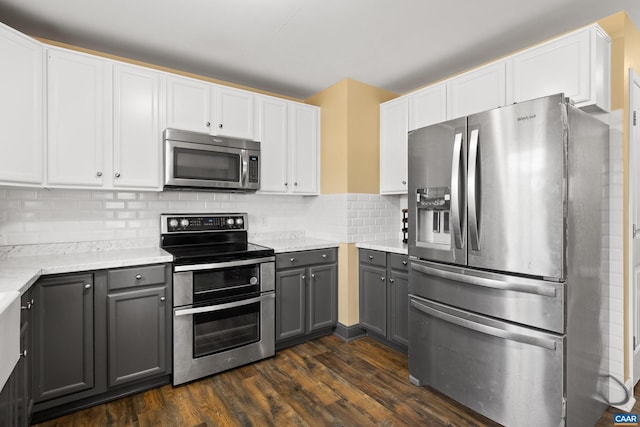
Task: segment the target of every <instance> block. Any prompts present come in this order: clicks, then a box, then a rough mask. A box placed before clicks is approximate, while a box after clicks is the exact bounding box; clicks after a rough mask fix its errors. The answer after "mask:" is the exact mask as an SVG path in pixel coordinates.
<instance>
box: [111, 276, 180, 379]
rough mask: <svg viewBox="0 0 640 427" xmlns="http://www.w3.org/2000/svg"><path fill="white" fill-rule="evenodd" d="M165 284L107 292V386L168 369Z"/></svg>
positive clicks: (156, 373) (161, 372)
mask: <svg viewBox="0 0 640 427" xmlns="http://www.w3.org/2000/svg"><path fill="white" fill-rule="evenodd" d="M166 312H167V307H166V287H164V286H162V287H154V288H144V289H136V290H131V291H126V292H120V293H113V294H109V295H107V317H108V321H107V327H108V332H107V347H108V349H109V350H108V351H109V358H108V360H109V362H108V364H109V369H108V372H109V382H108V384H109V387H113V386H117V385H120V384H126V383H128V382H132V381H136V380H140V379H143V378H147V377H151V376H155V375H159V374H163V373H165V372H166V371H167V360H166V353H167V351H166V350H167V340H166V336H167V329H166Z"/></svg>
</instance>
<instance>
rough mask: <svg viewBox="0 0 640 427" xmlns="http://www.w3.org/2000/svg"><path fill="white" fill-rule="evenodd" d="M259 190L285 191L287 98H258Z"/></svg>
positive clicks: (286, 171)
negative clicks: (285, 99)
mask: <svg viewBox="0 0 640 427" xmlns="http://www.w3.org/2000/svg"><path fill="white" fill-rule="evenodd" d="M258 103H259V116H260V120H259V136H258V140H259V141H260V155H261V160H260V167H261V169H262V170H261V173H260V191H262V192H278V193H282V192H286V191H287V184H288V179H289V178H288V174H289V168H288V163H289V161H288V152H287V133H288V121H287V104H288V103H287V101H284V100H280V99H277V98H271V97H266V96H263V97H260V99H259V101H258Z"/></svg>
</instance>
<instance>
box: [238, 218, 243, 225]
mask: <svg viewBox="0 0 640 427" xmlns="http://www.w3.org/2000/svg"><path fill="white" fill-rule="evenodd" d="M243 222H244V220H243V219H242V218H236V225H242V223H243Z"/></svg>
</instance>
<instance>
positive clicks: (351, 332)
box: [334, 322, 367, 342]
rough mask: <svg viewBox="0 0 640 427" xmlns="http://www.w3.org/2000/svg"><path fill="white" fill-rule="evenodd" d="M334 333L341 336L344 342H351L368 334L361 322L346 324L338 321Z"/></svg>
mask: <svg viewBox="0 0 640 427" xmlns="http://www.w3.org/2000/svg"><path fill="white" fill-rule="evenodd" d="M334 335H335V336H337V337H338V338H340V339H341V340H342V341H344V342H350V341H353V340H355V339H358V338H362V337H364V336H366V335H367V331H365V330H364V329H362V328H361V327H360V325H359V324H356V325H351V326H345V325H343V324H342V323H339V322H338V325H337V326H336V330H335V331H334Z"/></svg>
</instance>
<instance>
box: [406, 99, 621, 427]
mask: <svg viewBox="0 0 640 427" xmlns="http://www.w3.org/2000/svg"><path fill="white" fill-rule="evenodd" d="M608 135H609V130H608V126H607V125H605V124H603V123H602V122H600V121H599V120H597V119H595V118H593V117H591V116H589V115H588V114H586V113H584V112H582V111H581V110H579V109H577V108H574V107H573V106H571V105H569V103H568V102H567V101H566V99H565V98H564V96H563V95H562V94H558V95H554V96H550V97H546V98H540V99H536V100H532V101H528V102H522V103H519V104H513V105H509V106H506V107H502V108H497V109H493V110H490V111H486V112H482V113H478V114H474V115H471V116H468V117H463V118H459V119H455V120H450V121H447V122H443V123H439V124H436V125H432V126H428V127H425V128H421V129H418V130H415V131H413V132H410V134H409V160H408V162H409V190H408V204H409V256H410V266H411V268H410V274H409V293H410V296H409V298H410V311H409V373H410V380H411V382H413V383H414V384H416V385H428V386H431V387H433V388H434V389H436V390H438V391H440V392H442V393H444V394H446V395H448V396H450V397H452V398H453V399H455V400H457V401H459V402H461V403H462V404H464V405H466V406H468V407H470V408H472V409H474V410H476V411H478V412H480V413H481V414H483V415H485V416H487V417H488V418H490V419H492V420H495V421H497V422H499V423H501V424H504V425H508V426H526V425H534V426H558V425H570V426H586V425H593V423H595V421H596V420H597V419H598V418H599V417H600V415H601V414H602V412H603V411H604V410H605V409H606V407H607V405H606V403H604V401H603V399H602V398H601V397H600V394H601V393H602V381H601V380H602V375H603V374H606V372H603V371H604V370H606V369H604V368H603V367H602V365H603V363H604V362H605V360H604V357H605V356H604V354H603V350H604V342H603V340H604V339H605V338H604V337H606V336H607V335H606V333H605V331H604V330H603V328H604V326H605V322H604V320H606V319H604V318H603V316H602V314H601V313H602V312H603V310H602V302H603V298H606V297H607V296H606V295H604V294H605V293H606V280H604V279H603V277H602V276H604V272H605V271H607V268H606V266H603V265H602V262H607V258H606V257H607V252H606V249H605V247H604V245H603V242H604V241H605V240H606V236H607V235H608V231H607V224H608V214H607V212H608V199H607V194H608V193H607V184H608V183H607V176H608Z"/></svg>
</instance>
